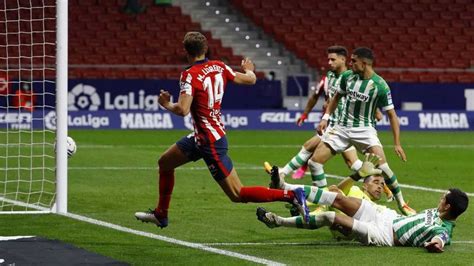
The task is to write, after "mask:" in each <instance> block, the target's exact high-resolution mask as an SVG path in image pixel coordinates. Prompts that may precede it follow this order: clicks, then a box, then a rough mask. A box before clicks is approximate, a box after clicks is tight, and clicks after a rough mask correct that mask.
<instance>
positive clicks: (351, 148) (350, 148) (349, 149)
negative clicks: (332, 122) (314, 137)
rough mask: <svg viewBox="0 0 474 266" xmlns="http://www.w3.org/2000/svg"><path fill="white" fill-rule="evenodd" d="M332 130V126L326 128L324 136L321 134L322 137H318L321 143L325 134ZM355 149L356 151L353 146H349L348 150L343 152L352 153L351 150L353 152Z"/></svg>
mask: <svg viewBox="0 0 474 266" xmlns="http://www.w3.org/2000/svg"><path fill="white" fill-rule="evenodd" d="M333 128H334V126H328V127H327V128H326V131H324V134H323V135H322V136H320V138H321V140H322V141H324V138H325V137H324V136H325V135H326V132H329V131H331V130H333ZM324 142H325V141H324ZM355 149H356V148H355V147H354V146H350V147H349V148H347V149H345V150H343V152H346V151H353V150H355Z"/></svg>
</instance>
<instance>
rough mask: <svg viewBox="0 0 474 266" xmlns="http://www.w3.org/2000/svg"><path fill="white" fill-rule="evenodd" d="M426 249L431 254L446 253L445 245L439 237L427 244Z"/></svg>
mask: <svg viewBox="0 0 474 266" xmlns="http://www.w3.org/2000/svg"><path fill="white" fill-rule="evenodd" d="M424 247H425V248H426V250H428V252H431V253H441V252H443V251H444V249H443V247H444V243H443V241H442V240H441V239H440V238H439V237H433V238H432V239H431V241H429V242H425V244H424Z"/></svg>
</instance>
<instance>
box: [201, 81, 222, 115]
mask: <svg viewBox="0 0 474 266" xmlns="http://www.w3.org/2000/svg"><path fill="white" fill-rule="evenodd" d="M203 84H204V90H205V91H207V95H208V99H209V101H208V105H209V109H212V108H214V104H215V103H220V102H221V101H222V97H223V96H224V79H223V78H222V74H221V73H219V74H217V75H215V76H214V84H212V80H211V77H206V78H205V79H204V83H203Z"/></svg>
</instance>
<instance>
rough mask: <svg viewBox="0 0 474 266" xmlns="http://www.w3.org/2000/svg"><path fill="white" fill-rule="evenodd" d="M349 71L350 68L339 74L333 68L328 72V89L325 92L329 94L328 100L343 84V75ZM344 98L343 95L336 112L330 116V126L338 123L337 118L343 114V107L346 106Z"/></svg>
mask: <svg viewBox="0 0 474 266" xmlns="http://www.w3.org/2000/svg"><path fill="white" fill-rule="evenodd" d="M348 71H350V70H346V71H344V72H342V73H341V74H339V75H338V74H337V73H336V72H334V71H331V70H330V71H328V72H327V74H326V79H327V91H326V92H325V93H326V95H327V96H328V101H330V100H331V99H332V98H333V97H334V95H335V94H336V92H337V91H338V90H339V86H340V85H341V77H342V75H343V74H344V73H346V72H348ZM344 99H345V97H342V98H341V99H340V100H339V103H338V104H337V108H336V110H334V112H333V113H332V114H331V116H330V117H329V121H328V123H329V126H334V125H335V124H336V123H337V119H338V118H339V115H340V114H341V111H342V108H343V106H344Z"/></svg>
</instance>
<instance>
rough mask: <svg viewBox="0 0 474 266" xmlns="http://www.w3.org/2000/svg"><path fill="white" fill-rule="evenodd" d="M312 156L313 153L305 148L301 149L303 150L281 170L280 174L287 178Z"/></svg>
mask: <svg viewBox="0 0 474 266" xmlns="http://www.w3.org/2000/svg"><path fill="white" fill-rule="evenodd" d="M312 154H313V152H310V151H308V150H306V149H305V147H304V146H303V147H301V150H300V151H299V152H298V154H296V155H295V157H293V158H291V161H290V162H288V163H287V164H286V165H285V167H283V168H282V169H280V173H281V174H284V175H285V176H286V175H288V174H289V173H291V172H293V171H295V170H297V169H298V168H300V167H301V166H302V165H303V164H305V163H306V162H307V161H308V160H309V158H310V157H311V155H312Z"/></svg>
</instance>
